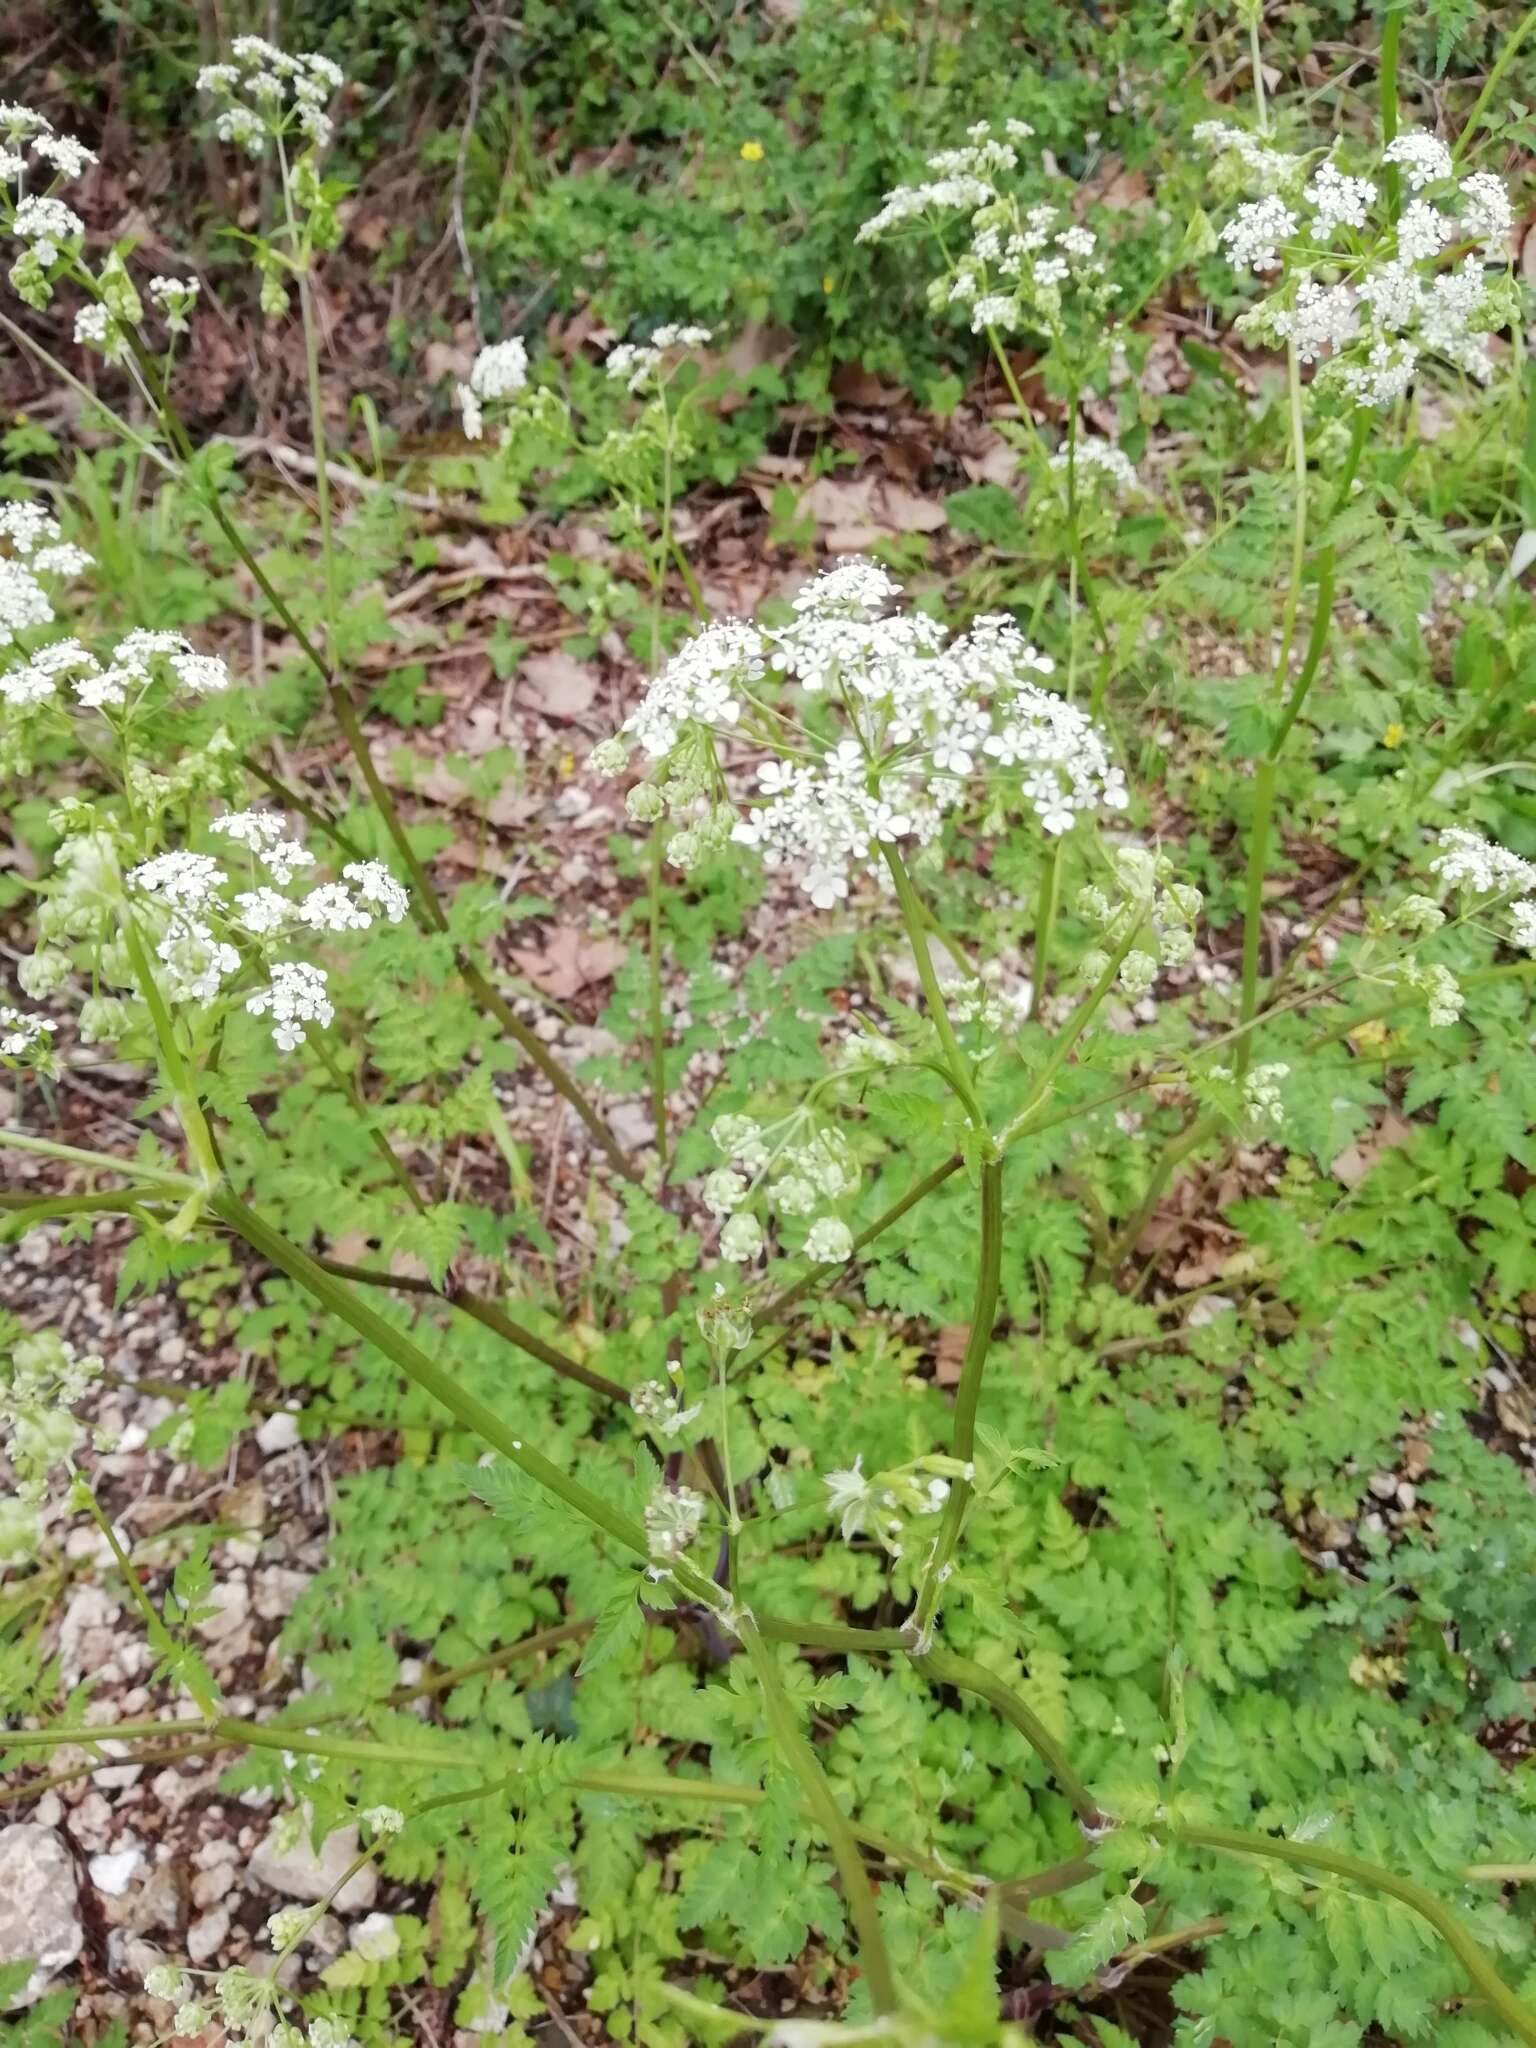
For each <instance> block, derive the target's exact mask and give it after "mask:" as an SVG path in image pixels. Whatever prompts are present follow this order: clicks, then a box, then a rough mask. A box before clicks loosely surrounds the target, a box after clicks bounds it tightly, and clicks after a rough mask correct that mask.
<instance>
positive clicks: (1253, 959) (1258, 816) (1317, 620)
mask: <svg viewBox="0 0 1536 2048" xmlns="http://www.w3.org/2000/svg"><path fill="white" fill-rule="evenodd" d="M1291 358H1292V376H1293V378H1294V376H1295V350H1294V348H1293V349H1292V351H1291ZM1369 423H1370V414H1369V413H1367V412H1364V411H1360V412H1357V413H1356V414H1355V416H1354V419H1353V421H1352V423H1351V430H1350V442H1349V452H1348V454H1347V456H1346V458H1345V462H1344V469H1343V473H1342V475H1341V476H1340V479H1339V484H1338V488H1337V490H1336V492H1335V494H1334V499H1333V504H1332V507H1331V509H1330V512H1329V515H1328V516H1329V519H1330V520H1331V519H1332V518H1333V517H1335V516H1336V515H1337V513H1338V512H1339V511H1340V510H1341V509H1342V508H1343V506H1344V505H1345V504H1346V503H1347V501H1348V498H1349V494H1350V491H1351V490H1352V488H1353V486H1354V480H1355V472H1356V471H1357V470H1358V468H1359V466H1360V458H1361V456H1362V454H1363V453H1364V451H1365V442H1366V435H1367V433H1368V431H1369ZM1302 432H1303V429H1302V422H1301V414H1300V408H1299V403H1295V404H1293V411H1292V433H1293V436H1294V439H1295V446H1296V448H1297V450H1298V459H1297V477H1296V490H1297V517H1296V527H1295V538H1296V546H1295V549H1294V551H1293V554H1292V562H1291V585H1290V590H1289V592H1288V594H1287V599H1286V625H1285V628H1284V630H1283V632H1282V635H1281V648H1280V658H1279V660H1278V661H1277V663H1276V667H1275V676H1274V685H1273V694H1274V697H1275V698H1276V700H1277V702H1278V710H1277V712H1276V716H1275V722H1274V725H1273V727H1272V728H1271V731H1270V736H1269V744H1268V746H1267V747H1266V748H1265V750H1264V754H1263V756H1262V758H1261V759H1260V762H1259V767H1258V773H1257V775H1256V776H1255V778H1254V791H1253V820H1252V824H1251V826H1250V828H1249V837H1248V866H1247V876H1246V886H1245V892H1244V907H1243V967H1242V996H1241V1001H1240V1006H1239V1011H1238V1017H1239V1022H1240V1023H1241V1024H1244V1025H1247V1024H1251V1023H1252V1022H1253V1019H1254V1017H1255V1015H1256V1014H1257V1012H1258V1006H1259V952H1260V947H1261V943H1262V940H1263V933H1264V883H1265V880H1266V878H1267V876H1268V872H1269V853H1270V835H1271V830H1272V827H1273V822H1274V809H1275V790H1276V785H1277V782H1278V779H1279V772H1280V760H1281V755H1282V753H1283V751H1284V748H1285V743H1286V740H1287V739H1288V738H1289V736H1290V731H1291V727H1292V726H1293V725H1294V724H1295V723H1296V720H1297V719H1298V717H1299V716H1300V715H1301V710H1302V707H1303V705H1304V704H1305V703H1306V701H1307V697H1308V695H1309V693H1310V691H1311V689H1312V685H1313V684H1314V682H1316V680H1317V674H1318V670H1319V669H1320V668H1321V666H1322V661H1323V655H1324V654H1325V652H1326V651H1327V646H1328V636H1329V634H1330V632H1331V630H1332V627H1333V579H1334V566H1335V549H1334V546H1333V544H1332V542H1325V543H1324V545H1323V547H1322V548H1321V549H1320V550H1319V553H1318V557H1317V565H1316V594H1315V601H1314V605H1313V612H1312V629H1311V633H1310V635H1309V637H1308V641H1307V648H1306V652H1305V654H1304V655H1303V657H1302V662H1301V667H1300V669H1299V671H1298V672H1297V675H1296V680H1295V681H1294V683H1292V684H1291V687H1290V690H1289V692H1287V690H1286V678H1287V673H1288V670H1289V666H1290V648H1291V640H1292V637H1293V635H1294V632H1295V620H1296V614H1297V610H1298V608H1299V601H1300V588H1301V584H1302V582H1303V580H1304V577H1305V573H1306V563H1305V539H1306V524H1305V522H1306V494H1307V477H1306V451H1305V444H1304V442H1303V440H1302ZM1252 1056H1253V1036H1252V1033H1251V1032H1250V1033H1246V1034H1245V1035H1244V1037H1243V1038H1242V1039H1241V1040H1240V1041H1239V1043H1238V1049H1237V1054H1236V1058H1237V1068H1238V1072H1239V1074H1242V1073H1244V1072H1246V1071H1247V1067H1248V1063H1249V1061H1250V1060H1251V1058H1252Z"/></svg>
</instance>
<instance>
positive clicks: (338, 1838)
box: [250, 1809, 379, 1913]
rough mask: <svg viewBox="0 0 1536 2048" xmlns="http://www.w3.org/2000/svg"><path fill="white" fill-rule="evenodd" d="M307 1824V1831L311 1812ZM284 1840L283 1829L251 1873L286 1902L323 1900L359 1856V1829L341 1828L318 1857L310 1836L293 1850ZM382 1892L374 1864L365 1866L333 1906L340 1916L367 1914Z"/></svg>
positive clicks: (259, 1853) (261, 1850) (255, 1861)
mask: <svg viewBox="0 0 1536 2048" xmlns="http://www.w3.org/2000/svg"><path fill="white" fill-rule="evenodd" d="M304 1820H305V1825H306V1829H307V1826H308V1820H309V1814H308V1810H307V1809H306V1810H305V1814H304ZM282 1838H283V1831H282V1829H281V1825H280V1826H279V1827H278V1828H276V1829H274V1830H273V1831H272V1833H271V1834H269V1835H268V1836H267V1838H266V1840H265V1841H264V1842H263V1843H262V1844H261V1846H260V1847H259V1848H258V1849H257V1851H256V1853H255V1855H254V1856H252V1858H251V1861H250V1873H251V1876H252V1877H253V1878H255V1880H256V1882H257V1883H258V1884H264V1885H265V1886H266V1887H267V1889H268V1891H273V1892H279V1893H281V1895H282V1896H283V1897H284V1898H285V1899H303V1900H305V1901H307V1902H309V1903H313V1902H314V1901H315V1900H316V1899H323V1898H324V1897H325V1896H326V1894H327V1893H328V1892H329V1891H330V1889H331V1887H332V1885H334V1884H335V1883H336V1882H337V1881H338V1880H339V1878H340V1877H341V1874H342V1872H343V1871H344V1870H345V1869H346V1868H347V1866H348V1864H349V1863H351V1862H353V1861H354V1859H355V1858H356V1856H357V1829H356V1828H355V1827H346V1828H337V1829H335V1830H334V1831H333V1832H332V1833H331V1834H329V1835H327V1836H326V1838H325V1840H324V1841H323V1842H322V1843H321V1845H320V1853H319V1854H318V1855H316V1853H315V1851H314V1850H313V1849H311V1848H310V1846H309V1836H308V1833H307V1832H306V1833H305V1834H304V1835H303V1836H301V1838H300V1840H299V1843H298V1846H297V1847H296V1848H292V1849H285V1848H282V1847H280V1846H279V1843H280V1842H281V1841H282ZM378 1889H379V1873H378V1871H377V1870H376V1869H375V1868H374V1866H373V1865H372V1864H371V1863H369V1864H365V1865H364V1867H363V1868H362V1869H361V1870H360V1871H358V1872H357V1874H356V1875H355V1876H354V1877H350V1878H348V1879H347V1882H346V1883H345V1884H344V1885H343V1886H342V1888H341V1890H340V1891H339V1892H338V1893H337V1895H336V1897H335V1899H334V1901H333V1902H332V1903H333V1904H334V1905H335V1907H336V1909H337V1911H338V1912H342V1913H366V1912H367V1910H368V1908H369V1907H370V1906H371V1905H372V1904H373V1901H374V1897H375V1895H376V1894H377V1892H378Z"/></svg>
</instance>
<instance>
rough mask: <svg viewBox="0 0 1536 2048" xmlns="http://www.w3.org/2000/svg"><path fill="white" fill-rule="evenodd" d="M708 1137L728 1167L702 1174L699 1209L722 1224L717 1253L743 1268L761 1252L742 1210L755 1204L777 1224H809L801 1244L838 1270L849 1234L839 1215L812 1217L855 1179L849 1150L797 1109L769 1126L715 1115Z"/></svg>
mask: <svg viewBox="0 0 1536 2048" xmlns="http://www.w3.org/2000/svg"><path fill="white" fill-rule="evenodd" d="M709 1135H710V1137H711V1138H712V1139H713V1141H714V1143H715V1145H716V1146H717V1148H718V1149H719V1151H720V1153H721V1156H722V1157H723V1158H724V1159H726V1160H727V1161H728V1162H731V1163H729V1164H727V1165H725V1166H721V1167H717V1168H716V1169H715V1171H714V1172H713V1173H711V1174H709V1175H707V1176H706V1177H705V1180H704V1184H703V1187H702V1189H701V1191H700V1192H701V1198H702V1200H703V1203H704V1206H705V1208H706V1209H708V1210H709V1211H710V1213H711V1214H712V1215H714V1216H718V1217H721V1218H723V1219H724V1221H723V1222H722V1225H721V1229H720V1256H721V1257H722V1258H725V1259H729V1260H730V1261H731V1262H732V1264H733V1265H745V1264H747V1263H748V1262H749V1261H750V1260H752V1259H755V1258H756V1257H757V1256H758V1254H759V1253H760V1252H761V1251H762V1249H763V1245H764V1242H765V1238H764V1231H763V1225H762V1223H761V1221H760V1220H759V1218H758V1217H757V1216H756V1215H755V1214H754V1213H753V1212H752V1210H751V1209H750V1208H749V1207H748V1206H747V1205H748V1204H749V1203H752V1202H754V1201H760V1204H761V1206H763V1207H764V1208H766V1209H768V1210H771V1211H776V1212H777V1215H778V1217H779V1218H780V1220H781V1223H782V1221H785V1220H788V1221H792V1222H794V1223H796V1224H799V1223H801V1222H803V1221H804V1220H805V1219H806V1218H811V1219H813V1220H812V1221H811V1222H810V1224H809V1227H808V1228H807V1230H806V1235H805V1242H804V1244H803V1245H802V1247H801V1250H802V1251H803V1253H804V1256H805V1257H806V1258H808V1259H814V1260H815V1261H816V1263H817V1264H818V1265H823V1266H838V1265H841V1264H842V1263H843V1262H844V1260H846V1259H850V1258H852V1256H853V1233H852V1231H851V1230H850V1229H849V1228H848V1225H847V1224H846V1223H845V1222H844V1221H843V1220H842V1218H841V1217H840V1216H836V1215H831V1214H826V1213H823V1214H819V1215H818V1214H817V1211H818V1210H820V1211H826V1210H827V1209H828V1208H829V1205H830V1204H832V1203H835V1202H840V1201H844V1200H846V1198H847V1197H848V1196H850V1195H852V1194H853V1193H854V1192H855V1191H856V1189H857V1188H858V1185H859V1180H860V1174H859V1169H858V1166H857V1165H856V1164H855V1162H854V1159H853V1157H852V1155H851V1153H850V1152H849V1150H848V1147H847V1146H846V1145H845V1144H844V1143H843V1141H842V1139H841V1138H840V1137H839V1135H838V1133H837V1132H836V1131H835V1130H833V1129H832V1128H831V1127H830V1126H829V1125H819V1124H817V1123H816V1122H815V1121H814V1120H813V1118H812V1117H811V1115H810V1113H809V1112H808V1111H806V1110H795V1111H794V1112H793V1113H792V1114H791V1115H789V1116H787V1117H783V1118H781V1119H780V1120H779V1122H777V1123H775V1124H768V1125H764V1124H760V1123H759V1122H758V1121H757V1119H756V1118H755V1117H750V1116H722V1117H717V1118H716V1119H715V1122H714V1124H713V1126H712V1127H711V1130H710V1134H709Z"/></svg>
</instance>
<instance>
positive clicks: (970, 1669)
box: [912, 1650, 1105, 1826]
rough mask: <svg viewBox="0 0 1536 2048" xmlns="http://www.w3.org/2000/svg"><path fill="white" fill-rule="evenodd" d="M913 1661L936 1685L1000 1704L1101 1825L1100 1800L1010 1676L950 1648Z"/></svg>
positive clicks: (1082, 1812)
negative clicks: (951, 1650)
mask: <svg viewBox="0 0 1536 2048" xmlns="http://www.w3.org/2000/svg"><path fill="white" fill-rule="evenodd" d="M912 1662H913V1663H914V1664H915V1665H916V1666H917V1668H918V1670H919V1671H921V1672H922V1673H923V1675H924V1676H925V1677H926V1678H931V1679H932V1680H933V1681H934V1683H935V1684H936V1685H952V1686H954V1687H956V1688H957V1689H958V1690H959V1691H960V1692H972V1693H975V1694H976V1695H977V1697H978V1698H979V1699H984V1700H985V1701H986V1702H987V1704H988V1705H989V1706H991V1707H994V1708H996V1710H997V1712H998V1713H999V1714H1001V1715H1002V1717H1003V1719H1004V1720H1005V1721H1009V1722H1011V1723H1012V1724H1013V1726H1014V1727H1015V1728H1017V1729H1018V1731H1019V1733H1020V1734H1021V1735H1022V1736H1023V1737H1024V1740H1025V1741H1026V1742H1027V1743H1028V1744H1029V1746H1030V1748H1031V1749H1033V1750H1034V1751H1035V1753H1036V1754H1037V1755H1038V1756H1039V1758H1040V1759H1041V1761H1042V1762H1043V1763H1044V1765H1045V1766H1046V1768H1047V1770H1048V1771H1049V1772H1050V1773H1051V1776H1052V1777H1053V1778H1054V1779H1055V1780H1056V1783H1057V1784H1058V1785H1059V1786H1060V1787H1061V1790H1062V1791H1063V1792H1064V1793H1065V1794H1066V1796H1067V1798H1068V1799H1069V1800H1070V1801H1071V1802H1072V1805H1073V1808H1074V1809H1075V1810H1076V1812H1077V1814H1078V1816H1079V1818H1080V1819H1082V1820H1084V1821H1086V1822H1087V1823H1088V1824H1089V1826H1101V1825H1102V1824H1103V1822H1104V1818H1105V1817H1104V1815H1103V1814H1102V1813H1101V1812H1100V1810H1099V1803H1098V1801H1097V1800H1096V1799H1095V1798H1094V1796H1093V1794H1092V1793H1091V1792H1090V1791H1089V1790H1088V1787H1087V1786H1086V1785H1085V1784H1084V1783H1083V1781H1082V1779H1081V1778H1080V1777H1079V1776H1078V1775H1077V1773H1076V1771H1074V1770H1073V1768H1072V1766H1071V1764H1070V1763H1068V1761H1067V1756H1066V1752H1065V1750H1063V1748H1062V1746H1061V1744H1060V1743H1059V1742H1058V1741H1057V1740H1056V1738H1055V1736H1054V1735H1052V1734H1051V1732H1050V1730H1049V1729H1048V1728H1047V1727H1046V1726H1045V1723H1044V1722H1043V1721H1042V1720H1041V1719H1040V1717H1039V1715H1038V1714H1037V1713H1035V1711H1034V1709H1033V1708H1032V1707H1028V1706H1026V1705H1025V1703H1024V1702H1023V1700H1021V1699H1020V1698H1019V1696H1018V1694H1017V1693H1016V1692H1015V1691H1014V1689H1013V1687H1012V1686H1011V1685H1009V1684H1008V1683H1007V1682H1006V1680H1004V1679H1001V1678H998V1677H997V1676H996V1675H995V1674H994V1673H993V1672H991V1671H988V1669H987V1668H986V1666H985V1665H984V1664H976V1663H973V1662H972V1660H971V1659H970V1658H969V1657H956V1656H953V1655H951V1653H950V1652H949V1651H948V1650H928V1651H926V1652H925V1653H924V1654H923V1655H922V1656H918V1657H914V1658H913V1659H912Z"/></svg>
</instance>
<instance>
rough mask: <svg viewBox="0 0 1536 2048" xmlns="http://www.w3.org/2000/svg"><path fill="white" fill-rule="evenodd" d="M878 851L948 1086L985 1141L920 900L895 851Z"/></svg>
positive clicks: (983, 1121) (971, 1080)
mask: <svg viewBox="0 0 1536 2048" xmlns="http://www.w3.org/2000/svg"><path fill="white" fill-rule="evenodd" d="M880 851H881V852H882V853H883V854H884V855H885V864H886V866H887V867H888V868H889V869H890V871H891V879H892V881H893V882H894V883H895V884H896V901H897V903H898V904H899V905H900V907H901V917H902V922H903V924H904V925H905V926H906V928H907V940H908V943H909V944H910V945H911V948H912V957H913V959H914V960H915V961H916V963H917V978H918V980H919V981H920V982H921V983H922V988H923V995H924V998H925V999H926V1001H927V1004H928V1014H929V1016H930V1017H931V1018H932V1019H933V1028H934V1030H935V1031H936V1032H937V1033H938V1036H939V1044H940V1045H941V1046H942V1047H943V1049H944V1063H945V1066H946V1068H947V1069H948V1072H949V1079H950V1085H951V1087H952V1088H953V1089H954V1092H955V1094H956V1095H957V1096H958V1097H959V1099H960V1102H961V1105H962V1106H963V1108H964V1110H965V1113H966V1115H967V1116H968V1117H969V1118H970V1120H971V1123H972V1125H973V1126H974V1127H975V1129H976V1131H977V1133H978V1135H980V1136H983V1137H984V1136H985V1135H986V1130H987V1120H986V1117H985V1115H984V1113H983V1111H982V1107H981V1103H980V1100H979V1098H978V1097H977V1094H976V1083H975V1078H974V1076H973V1075H972V1073H971V1063H970V1061H969V1060H968V1059H967V1058H966V1056H965V1054H964V1052H963V1051H962V1050H961V1048H960V1041H959V1039H958V1038H956V1036H955V1028H954V1025H953V1024H952V1023H951V1022H950V1019H949V1007H948V1005H947V1004H946V1003H945V1001H944V991H943V989H942V988H941V987H940V986H939V977H938V975H937V974H936V973H935V971H934V965H933V955H932V953H930V951H929V950H928V933H927V931H926V929H925V924H924V918H923V906H922V902H921V899H920V898H919V896H918V893H917V891H916V889H914V888H913V886H912V877H911V876H910V875H909V874H908V873H907V865H906V862H905V861H904V860H903V859H902V857H901V855H900V854H899V853H898V852H897V850H896V848H895V847H894V846H892V845H890V844H888V843H882V845H881V848H880Z"/></svg>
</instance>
